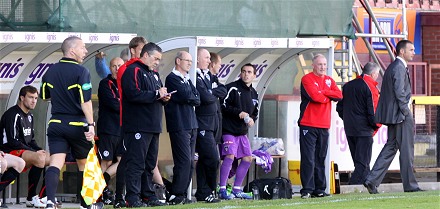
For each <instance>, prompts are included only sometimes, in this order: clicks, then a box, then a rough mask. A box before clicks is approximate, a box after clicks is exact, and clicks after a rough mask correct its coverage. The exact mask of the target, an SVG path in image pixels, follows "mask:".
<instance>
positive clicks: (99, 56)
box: [95, 52, 106, 59]
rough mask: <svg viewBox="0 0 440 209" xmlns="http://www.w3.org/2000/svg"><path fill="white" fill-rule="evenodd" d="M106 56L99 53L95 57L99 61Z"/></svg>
mask: <svg viewBox="0 0 440 209" xmlns="http://www.w3.org/2000/svg"><path fill="white" fill-rule="evenodd" d="M105 56H106V54H105V53H104V52H98V53H96V55H95V57H96V58H98V59H102V58H104V57H105Z"/></svg>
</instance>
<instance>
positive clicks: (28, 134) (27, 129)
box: [23, 128, 32, 136]
mask: <svg viewBox="0 0 440 209" xmlns="http://www.w3.org/2000/svg"><path fill="white" fill-rule="evenodd" d="M31 134H32V130H31V128H23V135H24V136H30V135H31Z"/></svg>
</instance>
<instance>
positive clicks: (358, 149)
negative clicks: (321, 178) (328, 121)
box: [336, 62, 381, 185]
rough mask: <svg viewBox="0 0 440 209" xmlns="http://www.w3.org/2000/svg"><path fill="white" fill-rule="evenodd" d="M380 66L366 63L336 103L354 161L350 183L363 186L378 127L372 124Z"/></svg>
mask: <svg viewBox="0 0 440 209" xmlns="http://www.w3.org/2000/svg"><path fill="white" fill-rule="evenodd" d="M379 70H380V67H379V65H377V64H375V63H372V62H369V63H367V64H366V65H365V67H364V70H363V71H362V75H360V76H358V77H357V78H356V79H354V80H352V81H350V82H348V83H346V84H345V85H344V87H343V91H342V95H343V99H342V100H341V101H339V102H338V105H337V107H336V111H338V114H339V117H341V119H342V120H343V121H344V129H345V135H346V136H347V141H348V147H349V148H350V153H351V158H352V159H353V164H354V171H353V173H352V174H351V178H350V180H349V182H348V183H349V184H351V185H356V184H362V183H364V181H365V179H366V178H367V175H368V173H369V172H370V161H371V153H372V149H373V136H374V134H376V131H377V130H378V129H379V127H380V126H381V125H380V124H376V122H375V121H374V112H375V110H376V107H377V102H378V101H379V90H378V89H377V82H376V79H377V77H378V76H379Z"/></svg>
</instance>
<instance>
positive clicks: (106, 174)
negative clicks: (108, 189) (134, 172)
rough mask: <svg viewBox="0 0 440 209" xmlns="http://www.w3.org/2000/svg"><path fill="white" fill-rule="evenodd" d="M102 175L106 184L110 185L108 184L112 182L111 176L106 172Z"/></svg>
mask: <svg viewBox="0 0 440 209" xmlns="http://www.w3.org/2000/svg"><path fill="white" fill-rule="evenodd" d="M102 175H103V176H104V179H105V184H107V185H108V183H109V182H110V179H111V177H110V174H108V173H107V172H104V173H103V174H102Z"/></svg>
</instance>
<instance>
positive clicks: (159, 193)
mask: <svg viewBox="0 0 440 209" xmlns="http://www.w3.org/2000/svg"><path fill="white" fill-rule="evenodd" d="M154 190H155V194H156V197H157V198H159V200H166V196H167V189H166V187H165V185H160V184H154Z"/></svg>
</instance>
